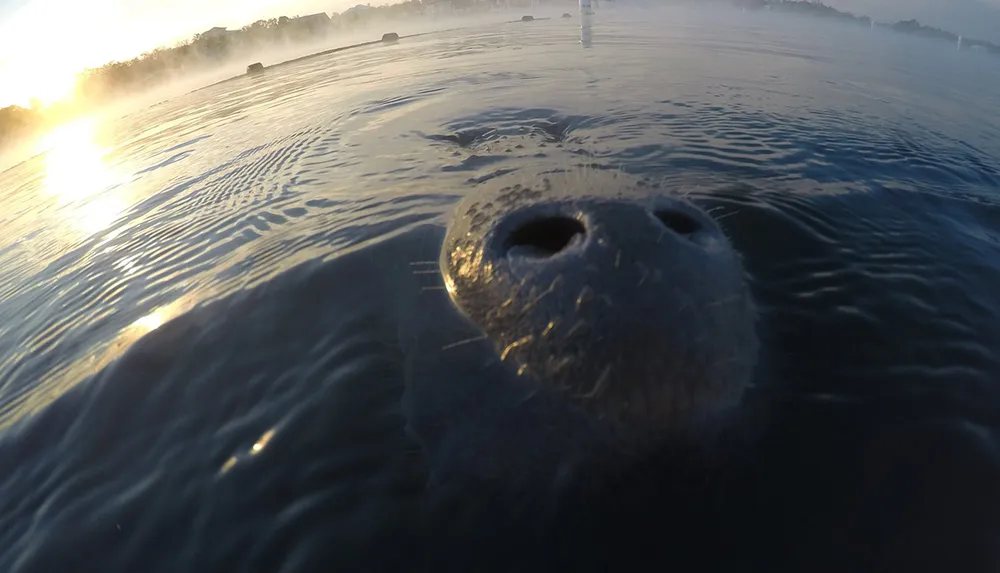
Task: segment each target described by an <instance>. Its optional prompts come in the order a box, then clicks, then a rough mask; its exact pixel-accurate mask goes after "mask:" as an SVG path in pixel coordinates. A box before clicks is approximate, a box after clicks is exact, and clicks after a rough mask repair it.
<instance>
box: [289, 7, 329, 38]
mask: <svg viewBox="0 0 1000 573" xmlns="http://www.w3.org/2000/svg"><path fill="white" fill-rule="evenodd" d="M288 24H289V25H290V26H292V27H293V28H294V29H295V31H296V32H299V33H303V34H310V35H317V34H325V33H327V32H329V31H330V27H331V26H332V24H333V21H332V20H330V16H328V15H327V14H326V12H320V13H318V14H309V15H308V16H300V17H298V18H292V19H291V21H289V22H288Z"/></svg>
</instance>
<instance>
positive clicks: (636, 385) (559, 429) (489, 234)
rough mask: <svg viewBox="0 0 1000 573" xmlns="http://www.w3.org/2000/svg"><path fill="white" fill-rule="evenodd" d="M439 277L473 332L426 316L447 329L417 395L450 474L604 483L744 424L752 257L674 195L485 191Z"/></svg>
mask: <svg viewBox="0 0 1000 573" xmlns="http://www.w3.org/2000/svg"><path fill="white" fill-rule="evenodd" d="M439 267H440V273H441V276H442V281H443V284H444V287H445V292H446V293H447V295H448V296H449V298H450V300H451V302H452V304H453V305H454V306H455V308H456V309H457V310H458V311H459V313H460V314H461V316H462V317H463V318H464V321H465V326H464V330H463V329H461V328H451V327H448V326H440V325H441V324H442V321H445V322H447V321H446V320H445V319H443V318H442V317H441V316H436V317H431V316H427V317H425V318H423V319H419V320H414V321H413V323H414V324H435V325H438V326H435V332H430V331H428V330H427V329H425V331H424V333H423V336H424V337H425V338H428V339H433V340H435V342H433V343H427V344H425V346H424V349H423V350H422V351H412V352H411V362H412V364H413V366H412V368H411V372H410V374H409V378H408V380H409V381H408V386H407V391H408V396H407V400H406V403H407V405H408V406H407V407H408V415H409V423H410V429H411V431H412V433H413V434H414V435H415V436H416V437H417V439H418V441H420V442H422V443H423V444H424V446H425V448H426V450H427V451H428V453H429V455H430V458H431V460H432V463H431V468H432V472H436V476H437V477H438V478H439V479H441V480H443V481H445V482H447V481H457V482H466V483H484V482H493V483H496V484H504V487H512V486H513V485H514V484H521V485H524V486H529V485H530V486H537V485H539V484H546V483H547V484H550V485H552V486H555V485H556V484H558V483H562V482H563V481H564V480H565V479H567V478H569V477H570V476H574V475H584V474H589V475H590V476H591V477H595V476H596V477H608V476H611V475H614V474H615V473H617V472H620V471H624V470H625V468H626V467H627V466H628V465H629V463H630V462H633V461H635V460H636V459H638V458H640V457H642V456H644V455H648V454H650V453H651V452H654V451H656V450H658V449H661V448H663V447H664V444H675V445H676V444H680V445H682V446H690V447H692V448H695V449H697V448H698V447H699V446H700V445H702V444H707V443H709V442H711V440H712V439H713V438H714V437H715V436H716V435H717V434H719V432H720V430H721V429H725V428H727V427H728V426H729V424H728V421H729V420H734V419H737V418H738V416H737V415H736V414H737V413H738V409H739V406H740V402H741V398H742V396H743V394H744V391H745V390H746V389H747V387H748V386H749V385H751V382H752V379H753V373H754V369H755V366H756V363H757V355H758V349H759V343H758V339H757V335H756V310H755V306H754V303H753V300H752V297H751V294H750V291H749V289H748V286H747V284H746V281H745V278H744V271H743V267H742V264H741V259H740V256H739V254H738V253H737V252H736V250H735V249H734V248H733V246H732V245H731V244H730V242H729V241H728V240H727V238H726V236H725V235H724V234H723V232H722V230H721V229H720V227H719V226H718V225H717V224H716V223H715V222H714V221H713V219H712V218H711V217H710V216H709V215H708V213H706V212H705V211H704V210H703V209H701V208H699V207H697V206H696V205H695V204H693V203H692V202H691V201H689V200H686V199H684V198H682V197H680V196H678V194H677V193H676V192H674V193H671V192H670V191H669V190H663V189H659V188H656V187H649V186H643V185H640V184H638V183H637V182H636V181H634V180H631V179H630V178H628V177H625V176H623V175H619V174H607V173H604V172H588V173H587V174H586V176H585V181H584V180H583V179H579V178H577V179H575V178H574V177H572V176H559V177H552V178H549V179H542V180H540V181H538V182H536V183H533V184H523V183H522V184H512V185H510V184H508V185H505V186H500V185H498V186H496V187H495V188H492V189H485V190H482V191H477V192H475V193H472V194H470V195H469V196H468V197H466V198H465V200H464V201H462V202H461V203H460V204H459V206H458V207H457V210H456V212H455V215H454V217H453V220H452V222H451V224H450V226H449V228H448V231H447V234H446V236H445V238H444V241H443V244H442V248H441V254H440V258H439ZM441 332H449V333H451V334H449V335H447V336H450V337H451V339H452V340H449V339H448V338H447V337H446V335H442V334H440V333H441ZM463 341H464V342H463ZM438 346H439V347H438ZM442 349H444V350H442ZM449 349H450V350H449ZM449 351H450V352H451V354H449ZM449 356H450V357H449ZM598 467H599V468H600V471H594V469H595V468H598Z"/></svg>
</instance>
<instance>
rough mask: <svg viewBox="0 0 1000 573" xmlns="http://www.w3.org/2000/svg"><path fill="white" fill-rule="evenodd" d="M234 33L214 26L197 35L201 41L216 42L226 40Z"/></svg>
mask: <svg viewBox="0 0 1000 573" xmlns="http://www.w3.org/2000/svg"><path fill="white" fill-rule="evenodd" d="M235 33H236V32H235V31H230V30H227V29H226V28H224V27H222V26H215V27H214V28H211V29H210V30H207V31H205V32H202V33H201V34H199V37H200V38H201V39H203V40H216V39H223V38H228V37H230V36H232V35H233V34H235Z"/></svg>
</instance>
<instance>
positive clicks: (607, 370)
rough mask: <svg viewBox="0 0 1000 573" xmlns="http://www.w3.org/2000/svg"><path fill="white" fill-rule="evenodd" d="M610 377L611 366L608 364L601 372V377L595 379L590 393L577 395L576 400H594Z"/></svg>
mask: <svg viewBox="0 0 1000 573" xmlns="http://www.w3.org/2000/svg"><path fill="white" fill-rule="evenodd" d="M610 377H611V364H608V365H607V366H605V367H604V370H603V371H602V372H601V375H600V376H599V377H598V378H597V382H594V387H593V388H591V389H590V392H587V393H586V394H577V398H582V399H584V400H590V399H592V398H594V397H595V396H597V395H598V393H600V391H601V390H602V389H603V388H604V383H605V382H607V381H608V378H610Z"/></svg>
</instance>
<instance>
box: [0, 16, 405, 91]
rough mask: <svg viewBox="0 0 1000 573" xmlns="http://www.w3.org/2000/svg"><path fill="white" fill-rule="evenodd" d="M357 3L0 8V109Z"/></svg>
mask: <svg viewBox="0 0 1000 573" xmlns="http://www.w3.org/2000/svg"><path fill="white" fill-rule="evenodd" d="M359 1H360V0H87V1H81V0H0V107H4V106H7V105H11V104H15V105H22V106H25V105H28V104H29V102H30V100H31V99H32V98H38V99H40V100H41V101H43V102H52V101H57V100H59V99H61V98H62V97H63V96H65V95H66V94H67V93H68V92H69V91H70V90H71V89H72V86H73V79H74V77H75V74H76V73H77V72H79V71H81V70H83V69H85V68H88V67H97V66H100V65H102V64H105V63H107V62H110V61H114V60H127V59H130V58H133V57H135V56H137V55H139V54H141V53H142V52H145V51H148V50H151V49H153V48H156V47H159V46H169V45H173V44H175V43H176V42H178V41H179V40H183V39H186V38H189V37H191V36H193V35H194V34H196V33H198V32H203V31H205V30H207V29H209V28H211V27H213V26H226V27H229V28H239V27H242V26H243V25H245V24H249V23H251V22H253V21H254V20H257V19H260V18H273V17H277V16H282V15H285V16H294V15H296V14H298V15H305V14H311V13H315V12H327V13H330V12H341V11H343V10H346V9H347V8H349V7H351V6H353V5H355V4H357V3H359ZM369 1H370V0H364V3H368V2H369ZM381 3H386V2H384V1H374V0H372V1H371V4H381Z"/></svg>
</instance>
